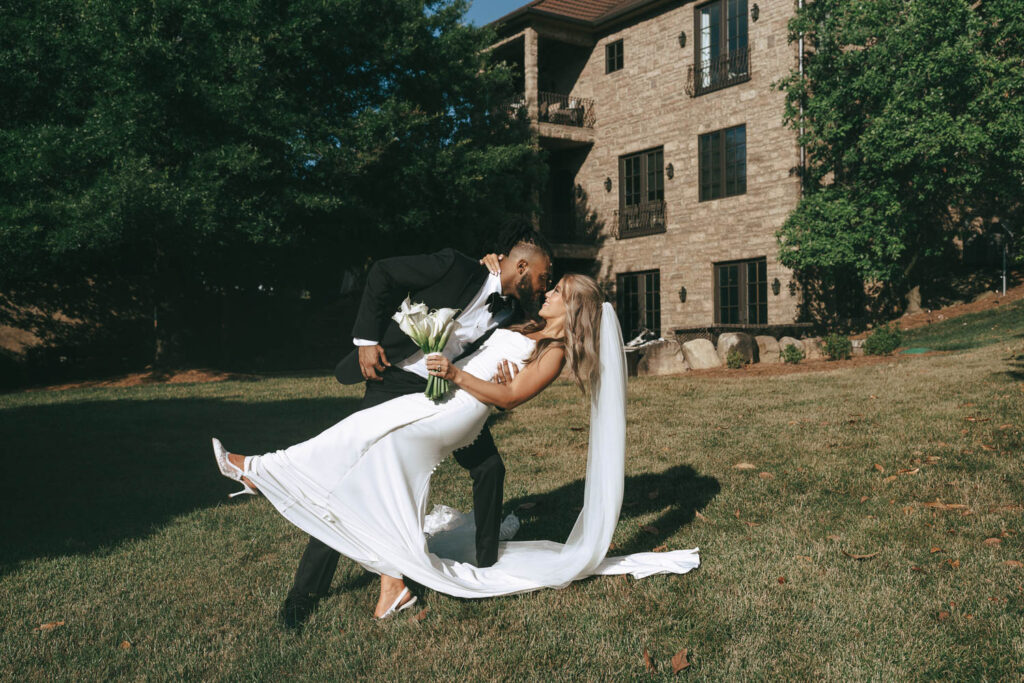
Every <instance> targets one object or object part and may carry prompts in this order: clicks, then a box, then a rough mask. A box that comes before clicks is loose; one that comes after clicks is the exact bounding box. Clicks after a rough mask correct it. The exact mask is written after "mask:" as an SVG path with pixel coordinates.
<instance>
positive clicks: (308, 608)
mask: <svg viewBox="0 0 1024 683" xmlns="http://www.w3.org/2000/svg"><path fill="white" fill-rule="evenodd" d="M319 601H320V599H319V598H318V597H317V596H316V595H314V594H312V593H310V594H309V595H289V596H288V597H287V598H285V599H284V605H283V606H282V607H281V614H280V620H281V625H282V626H284V627H285V628H287V629H291V630H293V631H298V630H300V629H301V628H302V627H303V626H305V625H306V622H307V621H309V618H310V617H311V616H313V612H315V611H316V605H317V603H318V602H319Z"/></svg>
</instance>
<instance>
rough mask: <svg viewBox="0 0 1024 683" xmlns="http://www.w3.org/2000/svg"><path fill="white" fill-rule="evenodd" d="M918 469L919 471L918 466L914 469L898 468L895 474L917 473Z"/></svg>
mask: <svg viewBox="0 0 1024 683" xmlns="http://www.w3.org/2000/svg"><path fill="white" fill-rule="evenodd" d="M920 471H921V468H920V467H915V468H914V469H910V470H898V471H897V472H896V474H917V473H918V472H920Z"/></svg>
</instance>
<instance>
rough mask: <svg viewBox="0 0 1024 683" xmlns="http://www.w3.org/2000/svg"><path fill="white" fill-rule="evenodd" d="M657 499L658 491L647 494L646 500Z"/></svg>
mask: <svg viewBox="0 0 1024 683" xmlns="http://www.w3.org/2000/svg"><path fill="white" fill-rule="evenodd" d="M657 497H658V489H654V490H653V491H651V492H650V493H648V494H647V500H654V499H655V498H657Z"/></svg>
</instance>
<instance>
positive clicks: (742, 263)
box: [711, 256, 768, 325]
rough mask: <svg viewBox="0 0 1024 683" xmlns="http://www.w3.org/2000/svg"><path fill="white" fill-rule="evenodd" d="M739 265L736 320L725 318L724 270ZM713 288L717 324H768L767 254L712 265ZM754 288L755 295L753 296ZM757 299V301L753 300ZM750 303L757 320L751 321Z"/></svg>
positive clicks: (737, 270) (737, 272)
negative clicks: (752, 274) (752, 272)
mask: <svg viewBox="0 0 1024 683" xmlns="http://www.w3.org/2000/svg"><path fill="white" fill-rule="evenodd" d="M751 266H754V281H753V282H751V277H750V267H751ZM727 268H736V275H737V277H736V284H735V288H736V302H735V305H734V306H730V308H736V321H735V322H732V321H730V322H724V321H723V317H724V316H723V315H722V312H723V308H722V303H723V302H722V289H723V287H722V284H721V273H722V271H723V270H724V269H727ZM712 273H713V275H712V281H711V282H712V288H713V291H714V310H715V324H716V325H767V324H768V259H767V257H765V256H758V257H756V258H749V259H739V260H736V261H721V262H719V263H715V264H713V269H712ZM752 288H753V289H752ZM752 291H753V292H754V294H755V296H754V297H751V293H752ZM751 298H754V301H751ZM751 306H754V307H756V314H755V316H754V317H756V318H757V319H755V320H753V321H751V319H750V318H751V312H752V311H751Z"/></svg>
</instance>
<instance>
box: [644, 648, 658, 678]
mask: <svg viewBox="0 0 1024 683" xmlns="http://www.w3.org/2000/svg"><path fill="white" fill-rule="evenodd" d="M644 666H646V667H647V671H648V673H654V672H655V671H657V670H658V667H656V666H655V665H654V660H653V659H651V653H650V652H648V651H647V650H646V649H645V650H644Z"/></svg>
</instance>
